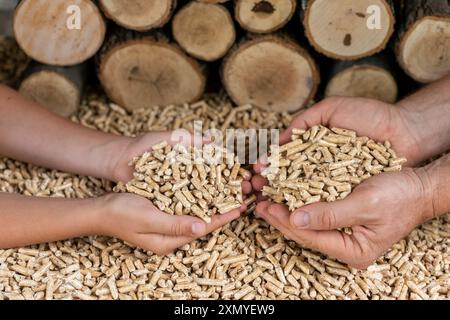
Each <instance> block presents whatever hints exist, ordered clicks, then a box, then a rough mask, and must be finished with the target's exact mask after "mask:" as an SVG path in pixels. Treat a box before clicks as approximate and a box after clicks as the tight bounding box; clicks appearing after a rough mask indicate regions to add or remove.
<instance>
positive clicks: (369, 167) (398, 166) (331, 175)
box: [263, 126, 407, 211]
mask: <svg viewBox="0 0 450 320" xmlns="http://www.w3.org/2000/svg"><path fill="white" fill-rule="evenodd" d="M406 161H407V160H406V159H405V158H398V157H397V155H396V153H395V151H394V150H392V148H391V144H390V143H389V141H385V142H384V143H383V144H382V143H379V142H375V141H373V140H371V139H369V138H368V137H357V136H356V132H355V131H352V130H348V129H341V128H332V129H331V130H330V129H328V128H326V127H324V126H313V127H312V128H310V129H309V130H301V129H293V132H292V141H291V142H289V143H287V144H285V145H283V146H281V147H280V146H274V147H272V152H271V155H270V156H269V158H268V162H269V166H268V167H267V168H266V169H265V170H264V172H263V175H264V176H265V177H267V180H268V181H269V185H268V186H265V187H264V188H263V195H265V196H268V197H270V198H271V199H272V200H273V201H274V202H276V203H284V204H287V205H288V206H289V209H290V210H291V211H292V210H295V209H298V208H301V207H303V206H304V205H308V204H311V203H315V202H319V201H327V202H333V201H336V200H339V199H344V198H346V197H347V196H348V195H349V194H350V193H351V192H352V190H353V188H354V187H355V186H357V185H359V184H361V183H362V182H363V181H365V180H367V179H369V178H370V177H372V176H374V175H378V174H380V173H382V172H395V171H401V170H402V164H403V163H405V162H406Z"/></svg>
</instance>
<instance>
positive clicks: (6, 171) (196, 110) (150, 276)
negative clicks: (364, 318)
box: [0, 96, 450, 300]
mask: <svg viewBox="0 0 450 320" xmlns="http://www.w3.org/2000/svg"><path fill="white" fill-rule="evenodd" d="M73 120H74V121H76V122H79V123H81V124H83V125H85V126H87V127H91V128H95V129H98V130H102V131H106V132H111V133H115V134H123V135H127V136H135V135H137V134H140V133H143V132H146V131H149V130H172V129H177V128H186V129H188V130H189V131H191V132H192V131H193V120H203V124H204V127H205V128H206V129H207V128H219V129H225V128H229V127H233V128H285V127H286V126H287V125H289V123H290V122H291V120H292V117H291V116H290V115H287V114H275V113H270V112H263V111H259V110H256V109H249V108H248V107H240V108H235V109H233V108H232V106H231V104H230V102H229V101H228V100H227V99H226V98H225V97H223V96H213V97H206V98H205V100H204V101H201V102H199V103H195V104H192V105H183V106H169V107H149V108H147V109H145V110H139V111H136V112H134V113H132V114H127V113H126V112H125V111H124V110H123V109H122V108H120V107H118V106H116V105H114V104H108V103H106V102H105V101H104V100H103V98H102V97H97V96H90V97H89V98H88V99H87V100H86V101H85V102H84V104H83V106H82V107H81V109H80V110H79V112H78V113H77V114H76V115H75V116H74V117H73ZM113 187H114V186H113V185H112V184H111V183H110V182H107V181H102V180H99V179H95V178H88V177H80V176H75V175H70V174H66V173H61V172H57V171H51V170H46V169H43V168H37V167H34V166H31V165H27V164H24V163H21V162H17V161H12V160H8V159H3V160H1V161H0V191H3V192H17V193H21V194H26V195H35V196H45V197H66V198H86V197H93V196H97V195H101V194H104V193H107V192H111V191H112V188H113ZM449 241H450V215H447V216H443V217H441V218H439V219H435V220H433V221H431V222H429V223H427V224H425V225H423V226H421V227H420V228H418V229H416V230H414V231H413V232H412V233H411V234H410V235H409V236H408V237H407V238H406V239H404V240H402V241H400V242H399V243H397V244H395V245H393V247H392V248H391V249H390V250H388V251H387V252H386V254H385V255H384V256H382V257H380V258H379V259H378V260H377V261H376V263H375V264H374V265H372V266H370V267H369V268H368V270H365V271H358V270H356V269H352V268H349V267H347V266H346V265H343V264H342V263H340V262H338V261H335V260H332V259H330V258H328V257H326V256H323V255H321V254H319V253H317V252H313V251H311V250H309V249H306V248H302V247H300V246H298V245H297V244H295V243H294V242H292V241H289V240H287V239H286V238H284V237H283V235H282V234H281V233H280V232H278V231H276V230H274V229H273V228H271V227H270V226H268V225H267V224H266V223H265V222H263V221H261V220H259V219H256V218H255V217H254V216H253V215H248V216H245V217H243V218H241V219H239V220H237V221H233V222H232V223H230V224H229V225H227V226H225V227H223V228H221V229H220V230H217V231H216V232H214V233H212V234H210V235H208V236H207V237H204V238H202V239H200V240H197V241H194V242H192V243H190V244H188V245H185V246H183V247H182V248H180V249H179V250H177V251H176V252H174V253H173V254H170V255H168V256H166V257H159V256H156V255H154V254H153V253H152V252H145V251H143V250H142V249H140V248H136V247H133V246H131V245H129V244H127V243H124V242H122V241H120V240H117V239H112V238H107V237H88V238H80V239H71V240H67V241H59V242H54V243H47V244H41V245H35V246H31V247H27V248H17V249H7V250H0V299H86V300H92V299H100V300H105V299H122V300H128V299H244V300H252V299H258V300H259V299H292V300H294V299H317V300H322V299H449V298H450V290H449V287H450V286H449V284H450V283H449V281H450V278H449V277H450V272H449V270H450V252H449V247H450V246H449Z"/></svg>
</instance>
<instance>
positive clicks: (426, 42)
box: [397, 16, 450, 83]
mask: <svg viewBox="0 0 450 320" xmlns="http://www.w3.org/2000/svg"><path fill="white" fill-rule="evenodd" d="M397 58H398V61H399V63H400V65H401V66H402V68H403V69H404V70H405V71H406V73H408V74H409V75H410V76H411V77H412V78H414V79H415V80H416V81H419V82H422V83H428V82H432V81H435V80H438V79H440V78H442V77H443V76H445V75H447V74H448V73H449V72H450V16H448V17H437V16H426V17H423V18H421V19H419V20H417V21H416V22H415V23H414V24H413V25H412V26H411V27H410V28H409V29H408V31H407V32H406V33H405V34H404V35H403V37H402V38H401V41H400V43H399V46H398V48H397Z"/></svg>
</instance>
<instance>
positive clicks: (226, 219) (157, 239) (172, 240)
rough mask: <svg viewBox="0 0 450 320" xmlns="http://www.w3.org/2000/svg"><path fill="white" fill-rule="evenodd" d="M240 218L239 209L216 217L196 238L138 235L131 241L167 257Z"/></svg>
mask: <svg viewBox="0 0 450 320" xmlns="http://www.w3.org/2000/svg"><path fill="white" fill-rule="evenodd" d="M239 217H240V212H239V210H238V209H236V210H233V211H231V212H229V213H226V214H222V215H215V216H214V217H213V218H212V220H211V223H209V224H205V229H204V230H203V232H202V233H200V234H198V235H196V236H195V237H189V236H172V235H166V234H156V233H155V234H153V233H151V234H138V235H136V236H135V237H134V239H132V240H131V243H133V244H135V245H137V246H139V247H142V248H144V249H146V250H150V251H152V252H154V253H156V254H157V255H166V254H169V253H170V252H172V251H174V250H175V249H177V248H179V247H181V246H183V245H185V244H187V243H190V242H192V241H194V240H195V239H197V238H201V237H204V236H206V235H207V234H209V233H211V232H213V231H214V230H217V229H219V228H221V227H223V226H225V225H226V224H227V223H230V222H231V221H233V220H236V219H237V218H239Z"/></svg>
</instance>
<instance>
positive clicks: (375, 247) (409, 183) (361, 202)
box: [256, 168, 434, 269]
mask: <svg viewBox="0 0 450 320" xmlns="http://www.w3.org/2000/svg"><path fill="white" fill-rule="evenodd" d="M432 192H433V191H432V188H431V187H430V182H429V179H428V177H427V174H426V173H425V171H424V170H421V169H419V170H413V169H409V168H408V169H405V170H404V171H402V172H399V173H383V174H381V175H379V176H375V177H373V178H371V179H368V180H366V181H365V182H364V183H363V184H361V185H359V186H358V187H357V188H355V190H354V191H353V193H352V194H351V195H350V196H349V197H347V198H346V199H344V200H339V201H336V202H333V203H326V202H321V203H315V204H311V205H308V206H304V207H302V208H300V209H298V210H296V211H294V212H293V213H291V212H289V210H288V208H287V207H286V206H284V205H279V204H272V203H271V202H269V201H263V202H260V203H259V204H258V206H257V207H256V214H257V215H258V216H259V217H261V218H263V219H264V220H266V221H267V222H268V223H269V224H271V225H272V226H274V227H275V228H277V229H278V230H280V231H281V232H282V233H283V234H284V235H286V237H288V238H289V239H291V240H294V241H296V242H298V243H299V244H301V245H304V246H306V247H309V248H312V249H315V250H318V251H320V252H323V253H325V254H327V255H329V256H331V257H334V258H337V259H339V260H341V261H342V262H345V263H347V264H349V265H350V266H352V267H355V268H361V269H364V268H366V267H368V266H369V265H370V264H371V263H373V262H374V261H375V260H376V259H377V258H378V257H379V256H380V255H382V254H383V253H384V252H385V251H386V250H387V249H389V248H390V247H391V246H392V244H394V243H395V242H397V241H399V240H401V239H403V238H404V237H405V236H407V235H408V234H409V233H410V232H411V230H413V229H414V228H415V227H416V226H418V225H419V224H421V223H423V222H425V221H426V220H428V219H430V218H432V217H433V214H434V211H433V203H432V202H433V201H432ZM344 227H351V228H352V234H351V235H349V234H347V233H345V232H341V231H338V230H337V229H340V228H344Z"/></svg>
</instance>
